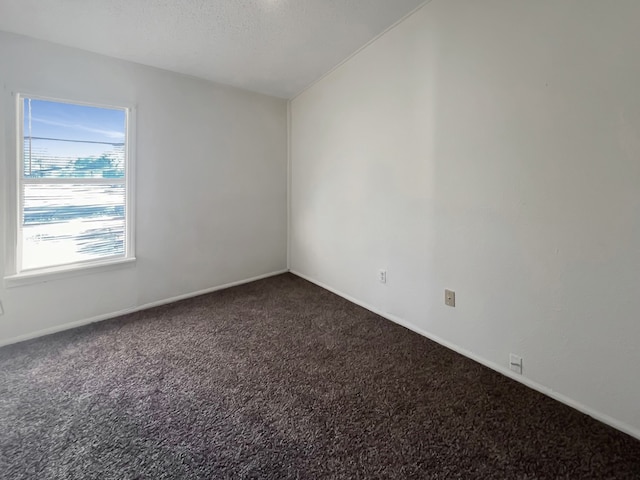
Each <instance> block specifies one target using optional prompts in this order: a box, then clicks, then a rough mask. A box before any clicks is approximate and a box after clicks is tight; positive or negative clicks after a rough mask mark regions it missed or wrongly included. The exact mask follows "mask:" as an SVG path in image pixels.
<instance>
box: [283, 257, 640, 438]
mask: <svg viewBox="0 0 640 480" xmlns="http://www.w3.org/2000/svg"><path fill="white" fill-rule="evenodd" d="M289 271H290V272H291V273H292V274H294V275H296V276H298V277H300V278H303V279H304V280H307V281H309V282H311V283H313V284H315V285H317V286H319V287H321V288H324V289H325V290H328V291H330V292H332V293H335V294H336V295H338V296H340V297H342V298H344V299H345V300H348V301H350V302H352V303H355V304H356V305H359V306H361V307H362V308H366V309H367V310H369V311H371V312H373V313H375V314H376V315H380V316H381V317H383V318H386V319H387V320H390V321H392V322H393V323H397V324H398V325H401V326H403V327H405V328H408V329H409V330H411V331H413V332H416V333H417V334H419V335H422V336H423V337H426V338H428V339H429V340H433V341H434V342H436V343H438V344H440V345H442V346H443V347H446V348H448V349H450V350H453V351H454V352H456V353H459V354H460V355H463V356H465V357H467V358H470V359H471V360H473V361H475V362H478V363H480V364H481V365H484V366H485V367H487V368H490V369H491V370H494V371H496V372H498V373H500V374H502V375H504V376H506V377H509V378H511V379H512V380H515V381H516V382H519V383H522V384H523V385H526V386H527V387H529V388H532V389H533V390H536V391H538V392H540V393H542V394H544V395H546V396H548V397H551V398H553V399H554V400H557V401H558V402H560V403H564V404H565V405H568V406H569V407H571V408H574V409H575V410H578V411H579V412H582V413H584V414H585V415H588V416H590V417H592V418H594V419H596V420H598V421H600V422H602V423H604V424H606V425H609V426H610V427H613V428H615V429H616V430H620V431H621V432H623V433H626V434H627V435H630V436H632V437H634V438H636V439H638V440H640V429H637V428H634V427H632V426H630V425H627V424H626V423H624V422H621V421H619V420H616V419H615V418H613V417H610V416H609V415H606V414H604V413H601V412H598V411H597V410H594V409H593V408H591V407H588V406H586V405H584V404H582V403H580V402H578V401H576V400H573V399H572V398H569V397H567V396H566V395H563V394H562V393H559V392H556V391H555V390H553V389H551V388H549V387H545V386H544V385H542V384H540V383H538V382H536V381H534V380H531V379H529V378H527V377H524V376H522V375H517V374H515V373H513V372H512V371H511V370H509V369H507V368H505V367H503V366H502V365H498V364H497V363H495V362H492V361H490V360H487V359H485V358H483V357H480V356H479V355H476V354H475V353H473V352H471V351H469V350H467V349H465V348H462V347H460V346H458V345H455V344H453V343H451V342H449V341H447V340H444V339H443V338H440V337H438V336H437V335H433V334H431V333H429V332H427V331H426V330H423V329H421V328H419V327H416V326H415V325H413V324H412V323H411V322H408V321H406V320H404V319H402V318H400V317H397V316H396V315H392V314H389V313H386V312H383V311H381V310H378V309H377V308H375V307H374V306H372V305H369V304H367V303H366V302H362V301H360V300H358V299H356V298H354V297H352V296H351V295H347V294H346V293H343V292H341V291H339V290H337V289H335V288H333V287H330V286H329V285H327V284H325V283H322V282H320V281H318V280H316V279H314V278H312V277H309V276H308V275H304V274H302V273H300V272H298V271H296V270H289Z"/></svg>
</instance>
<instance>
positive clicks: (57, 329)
mask: <svg viewBox="0 0 640 480" xmlns="http://www.w3.org/2000/svg"><path fill="white" fill-rule="evenodd" d="M288 271H289V270H288V269H284V270H278V271H275V272H270V273H265V274H263V275H258V276H257V277H251V278H247V279H245V280H238V281H237V282H231V283H225V284H224V285H218V286H217V287H211V288H205V289H204V290H198V291H197V292H191V293H185V294H183V295H178V296H175V297H170V298H166V299H164V300H158V301H156V302H151V303H146V304H144V305H139V306H137V307H132V308H125V309H123V310H118V311H116V312H110V313H105V314H102V315H97V316H95V317H91V318H87V319H84V320H78V321H75V322H69V323H64V324H62V325H56V326H55V327H50V328H45V329H43V330H38V331H36V332H33V333H27V334H25V335H19V336H17V337H13V338H9V339H7V340H0V347H4V346H5V345H11V344H13V343H19V342H24V341H27V340H33V339H34V338H38V337H43V336H45V335H51V334H53V333H58V332H63V331H65V330H70V329H72V328H76V327H81V326H83V325H88V324H90V323H96V322H101V321H103V320H109V319H111V318H116V317H120V316H122V315H128V314H129V313H135V312H139V311H141V310H147V309H149V308H154V307H159V306H161V305H166V304H168V303H173V302H178V301H180V300H186V299H188V298H193V297H197V296H199V295H205V294H207V293H212V292H217V291H218V290H224V289H226V288H231V287H237V286H238V285H244V284H245V283H251V282H255V281H257V280H262V279H264V278H269V277H274V276H276V275H281V274H283V273H287V272H288Z"/></svg>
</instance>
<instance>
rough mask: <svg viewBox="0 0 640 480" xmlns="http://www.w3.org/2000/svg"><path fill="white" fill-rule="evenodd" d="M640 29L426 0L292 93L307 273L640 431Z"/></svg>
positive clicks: (500, 3)
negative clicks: (518, 363)
mask: <svg viewBox="0 0 640 480" xmlns="http://www.w3.org/2000/svg"><path fill="white" fill-rule="evenodd" d="M638 32H640V2H637V1H636V0H616V1H615V2H609V1H604V0H563V1H562V2H558V1H557V0H537V1H511V0H484V1H482V2H478V1H476V0H433V1H432V2H431V3H428V4H427V5H425V6H424V7H423V8H422V9H420V10H419V11H418V12H417V13H415V14H414V15H412V16H411V17H409V18H408V19H406V20H405V21H404V22H402V23H401V24H400V25H399V26H397V27H396V28H394V29H393V30H391V31H389V32H388V33H386V34H385V35H384V36H382V37H381V38H379V39H378V40H377V41H375V42H374V43H373V44H371V45H370V46H368V47H367V48H366V49H364V50H362V51H361V52H360V53H359V54H357V55H356V56H355V57H353V58H351V59H350V60H349V61H347V62H346V63H345V64H343V65H342V66H341V67H339V68H338V69H337V70H335V71H334V72H332V73H331V74H330V75H328V76H326V77H325V78H324V79H323V80H321V81H320V82H319V83H317V84H315V85H314V86H313V87H311V88H310V89H308V90H307V91H306V92H304V93H303V94H301V95H300V96H298V97H297V98H296V99H294V101H293V102H292V106H291V109H292V112H291V115H292V134H291V152H292V159H291V162H292V167H291V178H292V179H291V182H292V186H291V220H290V221H291V227H290V236H291V240H290V241H291V245H290V249H291V269H292V270H293V271H294V272H297V273H299V274H301V275H303V276H305V277H307V278H309V279H312V280H313V281H315V282H317V283H320V284H323V285H325V286H328V287H329V288H331V289H333V290H335V291H337V292H340V293H342V294H343V295H346V296H348V297H350V298H353V299H355V300H356V301H358V302H360V303H362V304H364V305H367V306H369V307H370V308H372V309H374V310H376V311H378V312H382V313H383V314H385V315H386V316H387V317H389V318H392V319H395V320H397V321H399V322H404V323H406V324H408V325H410V326H411V327H412V328H414V329H417V330H419V331H422V332H424V333H426V334H427V335H429V336H432V337H434V338H438V339H439V340H440V341H443V342H445V343H447V344H449V345H452V346H453V347H454V348H456V349H458V350H459V351H463V352H466V353H467V354H468V355H470V356H472V357H473V358H476V359H478V360H480V361H482V362H483V363H485V364H488V365H490V366H492V367H493V368H496V369H503V371H504V370H505V369H506V368H507V365H508V354H509V352H515V353H517V354H520V355H522V356H523V357H524V377H521V378H522V380H523V381H525V382H527V383H529V384H530V385H533V386H534V387H536V388H539V389H541V390H544V391H547V392H548V393H551V394H552V395H554V396H555V397H556V398H560V399H562V400H563V401H566V402H568V403H570V404H573V405H575V406H578V407H579V408H581V409H582V410H584V411H588V412H590V413H591V414H593V415H596V416H597V417H598V418H601V419H603V420H605V421H607V422H609V423H611V424H613V425H616V426H617V427H618V428H621V429H623V430H625V431H627V432H630V433H632V434H634V435H636V436H638V437H640V380H639V377H638V367H639V366H640V348H638V341H639V339H640V295H639V292H640V62H639V61H638V58H640V47H639V46H638V45H639V43H638ZM379 268H386V269H387V270H388V283H387V284H386V285H383V284H380V283H378V282H377V279H376V273H377V270H378V269H379ZM445 288H451V289H454V290H456V293H457V307H456V308H455V309H453V308H450V307H445V305H444V293H443V291H444V289H445ZM523 414H526V412H523Z"/></svg>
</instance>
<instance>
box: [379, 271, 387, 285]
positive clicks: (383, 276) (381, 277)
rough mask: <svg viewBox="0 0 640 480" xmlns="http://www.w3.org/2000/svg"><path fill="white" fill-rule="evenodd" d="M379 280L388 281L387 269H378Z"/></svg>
mask: <svg viewBox="0 0 640 480" xmlns="http://www.w3.org/2000/svg"><path fill="white" fill-rule="evenodd" d="M378 281H379V282H380V283H387V271H386V270H378Z"/></svg>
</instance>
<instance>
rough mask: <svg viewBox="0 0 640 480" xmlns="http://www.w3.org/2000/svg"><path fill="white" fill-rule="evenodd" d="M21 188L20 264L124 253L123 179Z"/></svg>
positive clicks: (37, 264) (39, 264) (38, 264)
mask: <svg viewBox="0 0 640 480" xmlns="http://www.w3.org/2000/svg"><path fill="white" fill-rule="evenodd" d="M23 194H24V197H23V198H24V210H23V219H22V269H23V270H28V269H32V268H40V267H48V266H54V265H64V264H68V263H74V262H81V261H87V260H95V259H99V258H101V257H110V256H116V255H120V256H124V254H125V187H124V185H108V184H105V185H67V184H65V185H48V184H37V185H30V184H26V185H24V186H23Z"/></svg>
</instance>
